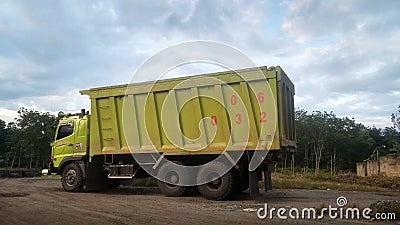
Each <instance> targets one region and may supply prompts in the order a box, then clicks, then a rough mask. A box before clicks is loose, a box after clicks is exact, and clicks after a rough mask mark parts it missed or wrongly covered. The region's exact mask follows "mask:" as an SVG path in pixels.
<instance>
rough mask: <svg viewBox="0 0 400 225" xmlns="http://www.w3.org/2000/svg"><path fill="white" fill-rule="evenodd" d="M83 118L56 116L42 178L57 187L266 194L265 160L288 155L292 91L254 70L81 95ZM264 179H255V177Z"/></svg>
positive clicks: (281, 77) (272, 72)
mask: <svg viewBox="0 0 400 225" xmlns="http://www.w3.org/2000/svg"><path fill="white" fill-rule="evenodd" d="M80 93H81V94H83V95H88V96H89V97H90V100H91V109H90V114H89V112H87V111H85V110H82V112H81V113H77V114H68V115H65V116H64V117H63V118H62V119H60V121H59V124H58V127H57V130H56V134H55V141H54V142H53V143H52V154H51V155H52V157H51V162H50V172H52V173H58V174H60V175H61V183H62V186H63V188H64V190H65V191H70V192H77V191H81V190H82V189H83V188H86V189H87V190H99V189H104V188H112V187H117V186H118V185H119V184H120V183H121V181H123V180H126V179H136V178H146V177H150V176H153V177H156V178H157V179H158V185H159V188H160V190H161V192H162V193H164V194H165V195H167V196H182V195H185V194H186V193H188V192H189V191H190V190H191V189H198V190H199V191H200V192H201V194H202V195H203V196H204V197H206V198H208V199H214V200H221V199H225V198H226V197H228V196H230V195H232V194H234V193H238V192H242V191H244V190H246V189H249V188H250V189H249V192H250V194H251V195H257V194H258V191H259V187H258V181H260V180H264V182H265V190H268V189H271V188H272V185H271V171H272V167H273V163H274V161H276V160H278V159H279V158H280V157H281V156H282V155H283V154H290V153H292V152H293V151H294V149H295V147H296V144H295V127H294V85H293V83H292V82H291V81H290V79H289V78H288V76H287V75H286V74H285V72H284V71H283V70H282V69H281V68H280V67H269V68H267V67H257V68H250V69H243V70H237V71H225V72H219V73H211V74H202V75H196V76H188V77H183V78H173V79H166V80H159V81H157V82H142V83H132V84H128V85H119V86H110V87H100V88H93V89H89V90H83V91H81V92H80ZM263 175H264V179H263Z"/></svg>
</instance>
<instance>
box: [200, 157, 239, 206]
mask: <svg viewBox="0 0 400 225" xmlns="http://www.w3.org/2000/svg"><path fill="white" fill-rule="evenodd" d="M226 170H227V167H226V166H225V165H224V164H222V163H219V162H213V163H212V164H211V165H210V166H207V167H204V168H202V169H201V170H200V171H199V175H198V182H199V183H204V181H208V180H210V179H212V178H213V177H215V178H216V179H215V180H213V181H211V182H208V183H205V184H202V185H199V186H198V188H199V191H200V193H201V194H202V195H203V196H204V197H205V198H206V199H210V200H223V199H226V198H227V197H228V196H229V195H230V194H231V193H232V192H233V191H234V189H235V183H236V182H235V180H236V179H235V172H234V169H231V170H229V171H228V172H226ZM225 172H226V173H225ZM224 173H225V174H224Z"/></svg>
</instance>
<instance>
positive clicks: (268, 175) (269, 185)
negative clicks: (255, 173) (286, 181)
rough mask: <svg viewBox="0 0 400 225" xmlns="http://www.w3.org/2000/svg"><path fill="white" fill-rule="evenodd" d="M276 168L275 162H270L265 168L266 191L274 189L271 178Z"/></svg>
mask: <svg viewBox="0 0 400 225" xmlns="http://www.w3.org/2000/svg"><path fill="white" fill-rule="evenodd" d="M273 168H274V164H273V163H268V164H267V167H266V168H265V170H264V189H265V192H268V190H272V179H271V173H272V170H273Z"/></svg>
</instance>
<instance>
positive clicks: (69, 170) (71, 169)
mask: <svg viewBox="0 0 400 225" xmlns="http://www.w3.org/2000/svg"><path fill="white" fill-rule="evenodd" d="M61 184H62V186H63V188H64V190H65V191H68V192H78V191H81V190H82V188H83V186H84V185H85V182H84V179H83V173H82V170H81V168H80V167H79V165H78V163H76V162H74V163H70V164H68V165H67V166H65V168H64V170H63V173H62V175H61Z"/></svg>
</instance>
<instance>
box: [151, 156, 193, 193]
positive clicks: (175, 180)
mask: <svg viewBox="0 0 400 225" xmlns="http://www.w3.org/2000/svg"><path fill="white" fill-rule="evenodd" d="M174 163H175V164H178V165H182V163H180V162H174ZM184 176H185V175H184V174H183V171H181V170H179V169H177V168H175V166H173V165H171V164H170V163H165V164H164V165H162V166H161V168H160V170H159V171H158V175H157V177H158V178H159V180H158V181H157V182H158V187H159V188H160V191H161V193H163V194H164V195H166V196H168V197H180V196H184V195H186V194H188V193H189V192H190V187H186V186H179V185H177V184H179V182H181V181H182V179H183V177H184ZM160 179H161V180H160Z"/></svg>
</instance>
